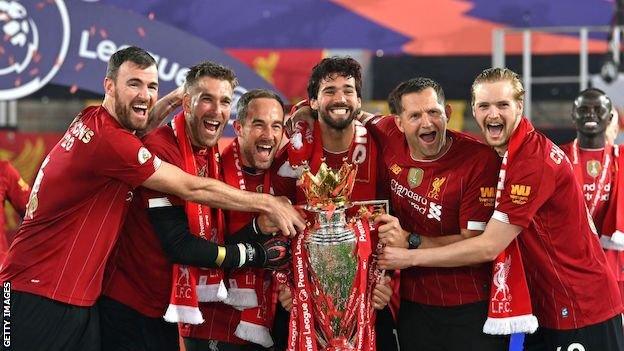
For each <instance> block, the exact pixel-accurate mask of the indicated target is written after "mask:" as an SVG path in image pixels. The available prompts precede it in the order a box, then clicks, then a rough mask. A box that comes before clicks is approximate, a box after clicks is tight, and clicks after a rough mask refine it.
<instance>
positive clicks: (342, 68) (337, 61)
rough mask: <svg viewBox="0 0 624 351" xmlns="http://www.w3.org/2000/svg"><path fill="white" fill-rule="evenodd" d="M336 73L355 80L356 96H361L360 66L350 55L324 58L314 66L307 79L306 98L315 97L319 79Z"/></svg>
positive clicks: (319, 82) (319, 83)
mask: <svg viewBox="0 0 624 351" xmlns="http://www.w3.org/2000/svg"><path fill="white" fill-rule="evenodd" d="M332 75H338V76H342V77H345V78H353V79H354V80H355V91H356V92H357V95H358V97H361V96H362V66H360V64H359V63H358V62H357V61H356V60H354V59H353V58H351V57H337V56H334V57H328V58H324V59H322V60H321V62H319V63H318V64H317V65H316V66H314V68H312V74H311V75H310V80H309V81H308V98H309V99H316V97H317V95H318V90H319V87H320V86H321V80H323V79H326V78H328V77H331V76H332Z"/></svg>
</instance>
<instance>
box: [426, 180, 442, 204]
mask: <svg viewBox="0 0 624 351" xmlns="http://www.w3.org/2000/svg"><path fill="white" fill-rule="evenodd" d="M445 181H446V177H436V178H435V179H434V180H433V183H431V190H429V194H427V197H429V198H431V199H436V200H438V199H439V198H440V189H441V188H442V185H443V184H444V182H445Z"/></svg>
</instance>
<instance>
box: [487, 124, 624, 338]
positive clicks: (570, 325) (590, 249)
mask: <svg viewBox="0 0 624 351" xmlns="http://www.w3.org/2000/svg"><path fill="white" fill-rule="evenodd" d="M492 218H495V219H497V220H499V221H502V222H505V223H511V224H514V225H518V226H521V227H522V228H524V229H523V230H522V232H521V233H520V234H519V235H518V239H519V244H520V251H521V253H522V255H523V257H522V258H523V263H524V267H525V273H526V276H527V283H528V286H529V290H530V291H531V302H532V305H533V309H534V311H533V312H534V313H535V315H536V316H537V319H538V320H539V323H540V325H541V326H543V327H546V328H552V329H575V328H581V327H584V326H587V325H591V324H595V323H599V322H602V321H605V320H607V319H609V318H611V317H613V316H615V315H617V314H619V313H621V311H622V304H621V301H620V293H619V291H618V286H617V283H616V281H615V279H614V278H613V275H612V274H611V272H609V271H608V270H609V268H608V266H607V263H606V259H605V256H604V253H603V252H602V249H601V247H600V242H599V240H598V236H597V235H596V232H595V228H593V224H592V221H591V220H590V219H589V213H588V211H587V209H586V206H585V202H584V196H583V192H582V191H581V188H580V187H579V186H578V184H577V182H576V179H575V177H574V172H573V170H572V165H571V163H570V161H569V160H568V158H567V157H566V156H565V154H564V152H563V151H562V150H561V149H560V148H559V147H558V146H556V145H554V144H553V143H552V142H551V141H550V140H548V139H547V138H546V137H545V136H543V135H542V134H541V133H539V132H537V131H535V132H532V133H529V134H528V135H527V136H526V139H525V140H524V141H523V143H522V145H521V146H520V148H519V149H518V152H517V155H515V159H514V160H512V163H511V164H510V165H509V166H508V168H507V172H506V178H505V183H504V189H503V191H502V193H501V197H500V199H499V204H498V206H497V207H496V209H495V211H494V214H493V215H492Z"/></svg>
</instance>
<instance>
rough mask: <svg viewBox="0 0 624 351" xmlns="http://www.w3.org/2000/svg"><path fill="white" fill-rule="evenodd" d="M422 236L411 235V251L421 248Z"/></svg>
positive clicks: (409, 238)
mask: <svg viewBox="0 0 624 351" xmlns="http://www.w3.org/2000/svg"><path fill="white" fill-rule="evenodd" d="M420 241H421V240H420V235H418V234H414V233H411V234H410V235H409V237H408V238H407V242H408V244H409V248H410V249H417V248H418V246H420Z"/></svg>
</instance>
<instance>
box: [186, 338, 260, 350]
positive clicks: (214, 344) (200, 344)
mask: <svg viewBox="0 0 624 351" xmlns="http://www.w3.org/2000/svg"><path fill="white" fill-rule="evenodd" d="M184 348H185V349H186V351H267V350H269V349H265V348H264V347H262V346H260V345H256V344H247V345H237V344H232V343H228V342H223V341H217V340H205V339H195V338H184Z"/></svg>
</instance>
